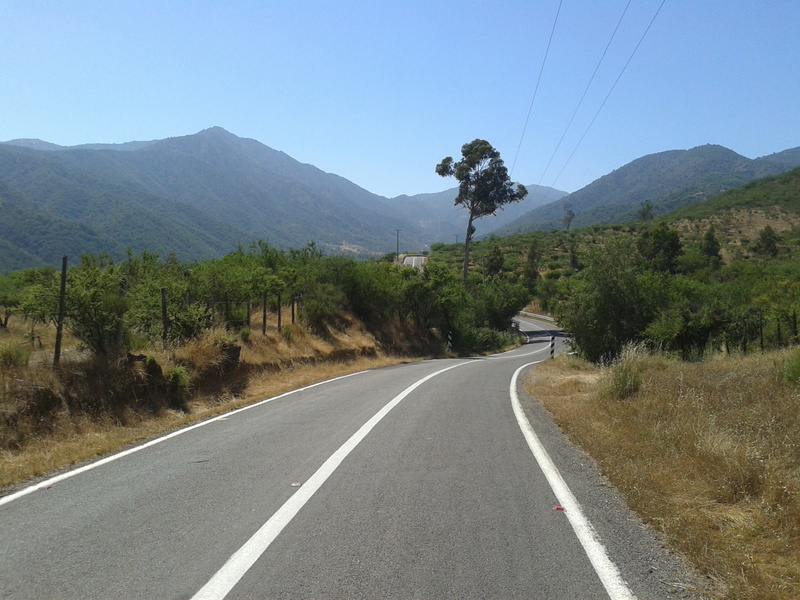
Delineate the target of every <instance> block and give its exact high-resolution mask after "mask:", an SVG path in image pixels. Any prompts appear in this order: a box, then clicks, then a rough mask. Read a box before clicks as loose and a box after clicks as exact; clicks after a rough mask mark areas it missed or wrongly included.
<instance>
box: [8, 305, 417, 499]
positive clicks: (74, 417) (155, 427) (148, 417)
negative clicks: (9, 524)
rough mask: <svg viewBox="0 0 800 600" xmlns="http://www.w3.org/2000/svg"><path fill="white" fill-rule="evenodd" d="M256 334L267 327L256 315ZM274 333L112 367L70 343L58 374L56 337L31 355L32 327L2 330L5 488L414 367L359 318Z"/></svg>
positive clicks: (399, 335)
mask: <svg viewBox="0 0 800 600" xmlns="http://www.w3.org/2000/svg"><path fill="white" fill-rule="evenodd" d="M253 325H254V326H255V328H256V329H258V328H259V327H260V325H261V323H260V322H259V321H258V320H257V316H256V315H254V318H253ZM267 325H268V329H267V334H266V335H261V334H260V333H258V334H255V335H252V336H250V338H249V340H248V341H247V342H244V341H243V340H242V339H241V337H237V336H236V335H234V334H232V333H231V332H229V331H228V330H226V329H224V328H216V329H209V330H206V331H204V332H203V333H202V334H201V335H199V336H197V337H195V338H193V339H192V340H189V341H187V342H185V343H182V344H171V345H168V346H166V347H163V348H157V347H154V348H151V349H149V350H147V354H144V353H142V354H138V355H130V356H129V357H127V358H126V359H123V360H120V361H113V362H108V361H98V360H97V357H95V356H93V355H92V354H91V353H88V352H87V351H85V350H81V349H80V344H79V342H78V340H77V339H75V338H73V337H72V336H71V335H70V336H67V338H66V339H65V350H64V356H63V360H62V363H61V365H60V367H59V368H58V369H53V367H52V366H51V360H52V356H51V352H52V344H53V340H54V332H53V331H52V327H40V328H39V333H40V334H41V340H42V344H41V347H40V346H39V345H38V343H37V345H36V346H35V347H33V345H32V344H31V343H30V342H28V341H26V340H25V335H26V331H27V324H26V323H25V322H24V321H23V320H22V318H21V317H20V316H13V317H12V318H11V320H10V321H9V325H8V327H7V328H5V329H3V330H0V361H5V362H2V364H1V365H0V486H5V485H9V484H12V483H16V482H19V481H23V480H25V479H28V478H30V477H33V476H36V475H39V474H43V473H47V472H51V471H53V470H56V469H58V468H61V467H63V466H66V465H69V464H72V463H74V462H76V461H80V460H85V459H89V458H92V457H94V456H97V455H100V454H103V453H105V452H110V451H113V450H115V449H118V448H119V447H121V446H124V445H125V444H128V443H133V442H135V441H137V440H142V439H148V438H150V437H153V436H155V435H157V434H159V433H161V432H164V431H167V430H170V429H172V428H175V427H180V426H182V425H185V424H187V423H190V422H193V421H196V420H200V419H204V418H208V417H209V416H212V415H215V414H218V413H221V412H225V411H229V410H231V409H233V408H237V407H240V406H243V405H246V404H249V403H252V402H253V401H256V400H259V399H262V398H265V397H270V396H274V395H277V394H280V393H283V392H286V391H289V390H291V389H295V388H297V387H301V386H303V385H307V384H310V383H313V382H316V381H321V380H324V379H327V378H330V377H333V376H335V375H339V374H342V373H346V372H353V371H358V370H363V369H366V368H373V367H377V366H382V365H386V364H393V363H395V362H398V361H400V360H409V357H408V356H395V355H391V354H387V353H385V352H384V351H383V349H382V347H381V346H380V344H378V342H377V341H376V340H375V338H374V337H373V336H372V335H370V334H369V333H368V332H366V331H364V329H363V327H362V326H361V325H360V324H359V323H358V322H357V321H355V320H354V319H353V318H352V317H350V318H347V319H346V322H345V323H343V324H342V327H341V328H340V329H338V330H331V331H329V332H327V334H326V335H325V336H319V335H315V334H314V333H313V332H311V331H310V330H308V328H307V327H305V326H303V325H300V324H299V323H298V324H295V325H291V324H290V325H286V326H285V327H284V328H283V329H282V330H279V329H278V328H277V318H276V316H275V315H272V316H270V317H269V320H268V323H267ZM287 331H290V332H291V335H286V332H287ZM394 334H395V337H396V340H397V343H398V345H399V344H407V347H408V348H410V349H411V348H414V347H415V346H414V343H416V344H417V346H416V348H417V349H420V346H419V341H418V340H416V339H415V340H409V341H404V339H403V338H404V336H405V335H407V334H410V332H403V331H399V330H396V331H394ZM9 349H10V350H9ZM18 350H19V352H21V353H22V356H23V358H22V359H17V353H18ZM7 356H11V358H10V359H8V360H7V361H6V359H4V358H3V357H7Z"/></svg>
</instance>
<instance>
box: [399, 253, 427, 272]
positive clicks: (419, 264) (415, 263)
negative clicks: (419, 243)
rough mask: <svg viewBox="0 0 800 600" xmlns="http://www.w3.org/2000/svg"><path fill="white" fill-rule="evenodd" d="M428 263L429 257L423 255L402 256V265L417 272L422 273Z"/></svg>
mask: <svg viewBox="0 0 800 600" xmlns="http://www.w3.org/2000/svg"><path fill="white" fill-rule="evenodd" d="M426 262H428V257H427V256H422V255H421V254H402V255H401V256H400V264H402V265H403V266H406V267H413V268H414V269H416V270H417V271H422V269H423V267H424V266H425V263H426Z"/></svg>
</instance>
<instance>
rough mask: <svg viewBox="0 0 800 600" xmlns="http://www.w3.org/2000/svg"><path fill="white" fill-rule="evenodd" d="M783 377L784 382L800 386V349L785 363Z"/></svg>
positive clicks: (782, 367) (782, 368) (782, 370)
mask: <svg viewBox="0 0 800 600" xmlns="http://www.w3.org/2000/svg"><path fill="white" fill-rule="evenodd" d="M781 376H782V377H783V379H784V380H786V381H790V382H792V383H797V384H800V348H798V349H796V350H794V351H793V352H792V353H791V354H790V355H789V356H788V357H786V358H785V359H784V361H783V365H782V366H781Z"/></svg>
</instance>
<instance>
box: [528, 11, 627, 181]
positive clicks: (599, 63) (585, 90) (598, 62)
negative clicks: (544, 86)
mask: <svg viewBox="0 0 800 600" xmlns="http://www.w3.org/2000/svg"><path fill="white" fill-rule="evenodd" d="M632 1H633V0H628V3H627V4H626V5H625V10H623V11H622V15H620V17H619V21H617V26H616V27H614V31H613V32H612V34H611V38H609V40H608V44H606V48H605V50H603V54H602V56H601V57H600V60H599V61H597V66H596V67H595V68H594V73H592V76H591V78H590V79H589V83H587V84H586V89H584V90H583V95H582V96H581V99H580V100H578V105H577V106H576V107H575V110H574V111H573V113H572V117H570V119H569V123H567V126H566V128H564V133H562V134H561V139H560V140H558V144H557V145H556V149H555V150H553V154H552V155H551V156H550V160H549V161H548V162H547V166H546V167H545V168H544V171H542V176H541V177H540V178H539V182H538V183H537V184H536V185H537V186H539V185H541V183H542V180H543V179H544V176H545V175H546V174H547V170H548V169H549V168H550V165H551V164H552V162H553V159H554V158H555V156H556V153H557V152H558V149H559V148H561V143H562V142H563V141H564V138H565V137H566V135H567V132H568V131H569V128H570V127H571V126H572V122H573V121H574V120H575V115H577V114H578V109H579V108H580V107H581V104H583V100H584V98H586V93H587V92H588V91H589V87H591V85H592V82H593V81H594V78H595V76H596V75H597V71H599V70H600V65H601V64H602V63H603V59H604V58H605V57H606V54H607V53H608V49H609V48H610V47H611V42H612V41H614V37H615V36H616V35H617V31H618V30H619V26H620V25H621V24H622V19H623V18H625V13H627V12H628V7H629V6H630V5H631V2H632Z"/></svg>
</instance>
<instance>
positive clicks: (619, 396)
mask: <svg viewBox="0 0 800 600" xmlns="http://www.w3.org/2000/svg"><path fill="white" fill-rule="evenodd" d="M647 357H648V352H647V349H646V348H645V347H644V345H643V344H627V345H626V346H625V347H624V348H623V349H622V352H621V353H620V355H619V357H618V358H617V359H616V360H615V361H614V362H613V363H612V364H611V366H610V367H609V368H608V371H607V372H606V376H605V379H604V381H603V392H604V393H605V394H606V395H608V396H609V397H610V398H612V399H614V400H625V399H627V398H630V397H631V396H633V395H635V394H636V393H637V392H638V391H639V389H640V388H641V387H642V379H643V373H644V369H645V359H646V358H647Z"/></svg>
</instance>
